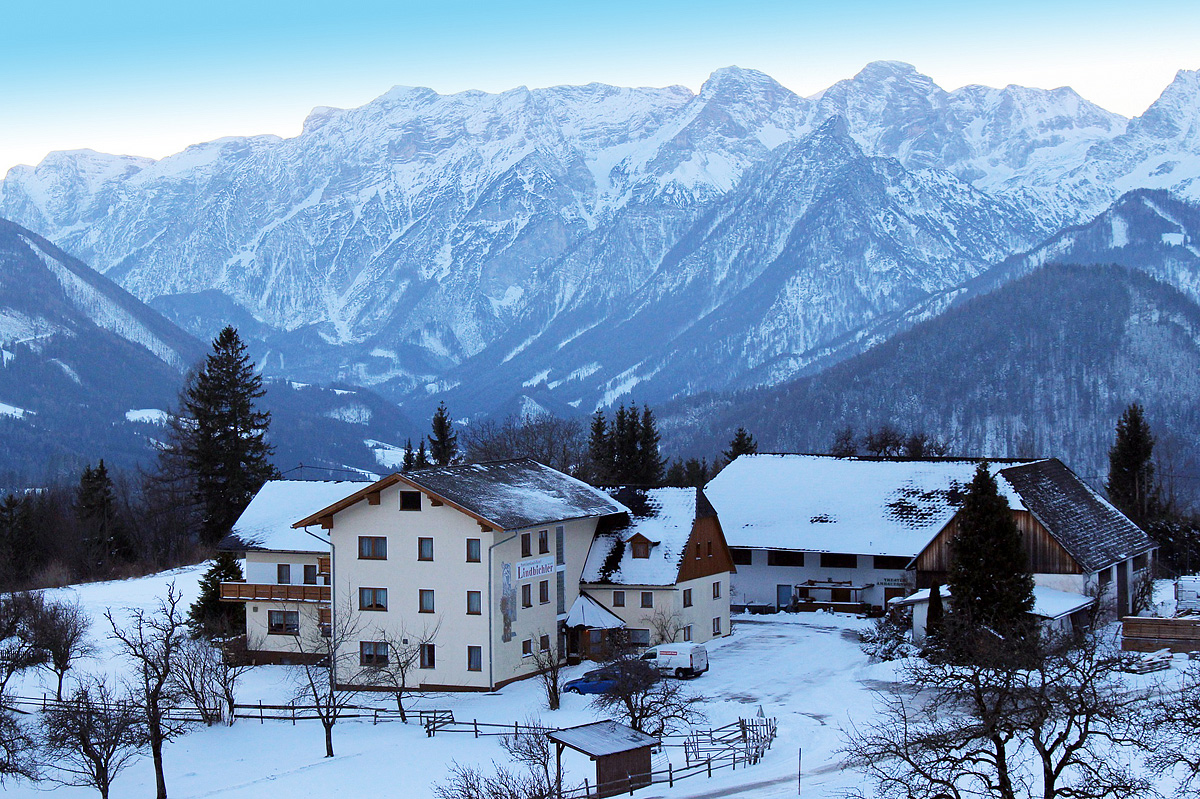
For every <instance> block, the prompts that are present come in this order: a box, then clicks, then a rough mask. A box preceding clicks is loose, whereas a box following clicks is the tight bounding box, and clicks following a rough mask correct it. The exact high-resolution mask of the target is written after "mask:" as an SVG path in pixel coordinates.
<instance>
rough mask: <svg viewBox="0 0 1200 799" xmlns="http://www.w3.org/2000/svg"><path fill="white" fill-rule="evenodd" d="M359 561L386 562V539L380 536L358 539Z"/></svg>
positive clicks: (361, 536)
mask: <svg viewBox="0 0 1200 799" xmlns="http://www.w3.org/2000/svg"><path fill="white" fill-rule="evenodd" d="M358 559H359V560H387V539H386V538H384V537H383V536H381V535H360V536H359V537H358Z"/></svg>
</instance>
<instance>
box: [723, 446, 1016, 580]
mask: <svg viewBox="0 0 1200 799" xmlns="http://www.w3.org/2000/svg"><path fill="white" fill-rule="evenodd" d="M979 463H980V460H978V459H962V460H959V459H949V458H941V459H933V460H899V459H880V458H835V457H833V456H830V455H791V454H787V455H741V456H739V457H738V458H737V459H735V460H734V461H733V462H732V463H730V464H729V465H728V466H726V467H725V468H724V469H723V470H722V471H721V473H720V474H718V475H717V476H716V477H715V478H713V479H712V481H711V482H709V484H708V485H707V486H705V488H704V493H705V494H707V495H708V499H709V500H710V501H711V502H712V504H713V506H714V507H715V508H716V510H717V512H718V513H720V515H721V527H722V529H723V530H724V531H725V540H726V541H727V542H728V543H729V545H730V546H732V547H751V548H756V549H789V550H799V551H807V552H849V553H853V554H858V555H901V556H908V557H912V556H914V555H916V554H917V553H918V552H920V551H921V549H922V548H923V547H924V546H925V545H926V544H927V543H929V541H930V540H931V539H933V537H934V536H935V535H937V533H938V531H940V530H941V529H942V528H943V527H945V526H946V524H947V522H949V521H950V519H951V518H952V517H953V516H954V514H955V513H957V512H958V508H959V506H960V504H961V501H962V495H963V492H964V490H965V489H966V486H967V484H968V483H970V482H971V477H972V475H973V474H974V473H975V469H976V468H977V467H978V465H979ZM1013 463H1014V462H1012V461H1008V462H996V463H993V465H992V469H993V473H996V472H997V471H999V470H1001V469H1003V468H1004V467H1005V466H1011V465H1013ZM997 483H998V486H999V489H1000V493H1001V494H1002V495H1003V496H1004V497H1005V499H1007V500H1008V503H1009V506H1010V507H1014V508H1022V507H1023V506H1022V504H1021V500H1020V497H1019V496H1018V495H1017V493H1016V492H1015V491H1014V490H1013V488H1012V486H1010V485H1008V484H1007V483H1006V482H1005V481H1004V480H998V481H997Z"/></svg>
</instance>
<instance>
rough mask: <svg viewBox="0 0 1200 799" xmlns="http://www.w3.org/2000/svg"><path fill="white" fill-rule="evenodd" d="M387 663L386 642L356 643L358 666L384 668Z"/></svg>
mask: <svg viewBox="0 0 1200 799" xmlns="http://www.w3.org/2000/svg"><path fill="white" fill-rule="evenodd" d="M387 662H388V649H387V642H386V641H360V642H359V643H358V664H359V665H360V666H386V665H387Z"/></svg>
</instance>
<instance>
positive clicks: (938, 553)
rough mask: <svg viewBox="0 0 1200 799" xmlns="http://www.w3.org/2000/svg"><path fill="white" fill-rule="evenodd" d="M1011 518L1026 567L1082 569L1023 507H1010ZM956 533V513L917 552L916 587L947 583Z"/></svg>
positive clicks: (1034, 570) (1037, 571)
mask: <svg viewBox="0 0 1200 799" xmlns="http://www.w3.org/2000/svg"><path fill="white" fill-rule="evenodd" d="M1012 515H1013V520H1014V521H1015V522H1016V523H1017V529H1018V530H1019V531H1020V532H1021V542H1022V543H1023V544H1024V545H1025V555H1026V557H1027V558H1028V559H1029V571H1030V572H1032V573H1034V574H1082V573H1083V569H1081V568H1080V567H1079V564H1078V563H1076V562H1075V559H1074V558H1073V557H1071V555H1070V553H1068V552H1067V550H1065V549H1063V547H1062V544H1060V543H1058V542H1057V541H1055V540H1054V537H1053V536H1051V535H1050V533H1049V531H1047V530H1046V528H1045V527H1043V526H1042V525H1041V523H1040V522H1039V521H1038V520H1037V519H1035V518H1034V517H1033V514H1032V513H1030V512H1029V511H1026V510H1014V511H1012ZM957 534H958V516H957V515H955V517H954V518H953V519H951V520H950V522H949V523H948V524H947V525H946V526H945V527H943V528H942V530H941V532H939V533H938V534H937V535H936V536H935V537H934V539H933V540H932V541H930V542H929V544H928V545H926V547H925V549H923V550H921V554H919V555H917V560H916V570H917V588H919V589H920V588H929V587H931V586H932V584H933V583H934V582H935V581H936V582H938V583H940V584H942V585H945V583H946V575H947V573H948V572H949V570H950V559H951V556H950V544H951V542H952V541H953V540H954V536H956V535H957Z"/></svg>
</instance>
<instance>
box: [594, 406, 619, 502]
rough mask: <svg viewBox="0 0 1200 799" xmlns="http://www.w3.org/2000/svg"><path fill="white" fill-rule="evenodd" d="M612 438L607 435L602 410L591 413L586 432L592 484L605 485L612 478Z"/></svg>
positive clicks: (606, 426)
mask: <svg viewBox="0 0 1200 799" xmlns="http://www.w3.org/2000/svg"><path fill="white" fill-rule="evenodd" d="M614 454H615V453H614V452H613V439H612V436H611V435H609V431H608V422H607V420H606V419H605V418H604V411H596V412H595V413H594V414H592V425H591V429H590V432H589V434H588V472H589V477H590V478H591V482H592V484H593V485H605V484H607V483H610V482H612V480H613V457H614Z"/></svg>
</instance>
